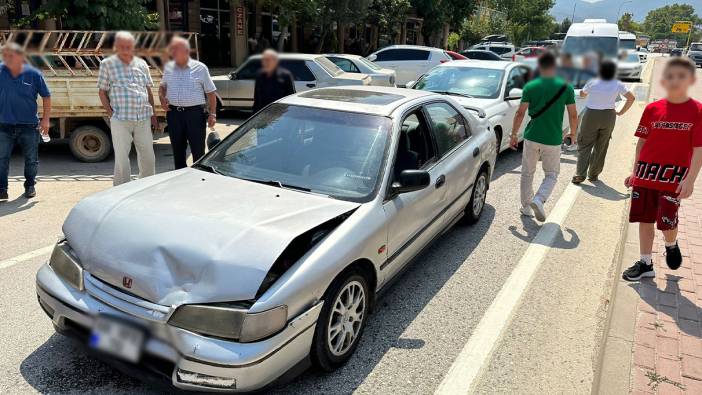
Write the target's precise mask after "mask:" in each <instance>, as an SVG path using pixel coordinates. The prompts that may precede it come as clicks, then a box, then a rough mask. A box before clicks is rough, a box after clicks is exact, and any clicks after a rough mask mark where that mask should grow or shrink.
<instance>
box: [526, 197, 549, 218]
mask: <svg viewBox="0 0 702 395" xmlns="http://www.w3.org/2000/svg"><path fill="white" fill-rule="evenodd" d="M529 206H530V207H531V209H532V210H534V216H535V217H536V219H538V220H539V221H541V222H544V221H546V211H544V204H543V203H541V201H539V199H537V198H536V197H535V198H534V199H532V200H531V204H530V205H529Z"/></svg>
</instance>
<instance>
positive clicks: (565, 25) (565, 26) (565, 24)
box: [558, 17, 573, 33]
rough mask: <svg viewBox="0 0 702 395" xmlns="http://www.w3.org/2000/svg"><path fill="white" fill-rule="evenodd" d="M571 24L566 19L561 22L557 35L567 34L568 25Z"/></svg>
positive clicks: (571, 22) (568, 19)
mask: <svg viewBox="0 0 702 395" xmlns="http://www.w3.org/2000/svg"><path fill="white" fill-rule="evenodd" d="M572 24H573V21H571V20H570V18H568V17H566V18H565V19H564V20H563V21H561V25H560V28H559V29H558V32H559V33H568V29H570V25H572Z"/></svg>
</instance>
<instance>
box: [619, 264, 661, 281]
mask: <svg viewBox="0 0 702 395" xmlns="http://www.w3.org/2000/svg"><path fill="white" fill-rule="evenodd" d="M645 277H656V272H655V271H654V270H653V264H651V265H647V264H645V263H644V262H643V261H636V262H635V263H634V265H633V266H632V267H630V268H628V269H626V270H624V273H622V278H623V279H624V280H626V281H638V280H641V279H642V278H645Z"/></svg>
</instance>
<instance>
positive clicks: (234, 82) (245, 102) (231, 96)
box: [218, 58, 261, 109]
mask: <svg viewBox="0 0 702 395" xmlns="http://www.w3.org/2000/svg"><path fill="white" fill-rule="evenodd" d="M260 69H261V59H259V58H255V59H249V60H248V61H246V63H244V64H243V65H241V67H239V69H237V70H236V71H235V72H234V73H233V75H232V77H233V78H232V79H231V80H230V81H227V82H228V83H227V84H226V85H227V89H225V90H224V91H220V90H219V89H218V93H219V95H220V96H221V97H222V105H223V106H224V107H234V108H247V109H250V108H251V107H253V97H254V87H255V86H256V74H257V73H258V71H259V70H260ZM218 88H219V87H218Z"/></svg>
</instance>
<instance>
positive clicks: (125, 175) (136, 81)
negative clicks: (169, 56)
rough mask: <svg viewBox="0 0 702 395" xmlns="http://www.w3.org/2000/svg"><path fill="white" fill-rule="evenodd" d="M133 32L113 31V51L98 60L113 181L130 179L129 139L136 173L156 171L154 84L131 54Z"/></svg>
mask: <svg viewBox="0 0 702 395" xmlns="http://www.w3.org/2000/svg"><path fill="white" fill-rule="evenodd" d="M134 46H135V39H134V36H133V35H132V34H131V33H129V32H125V31H121V32H117V34H116V35H115V47H114V48H115V54H114V55H112V56H109V57H107V58H105V59H104V60H103V61H102V62H101V63H100V72H99V73H98V82H97V86H98V89H99V95H100V101H101V102H102V106H103V107H104V108H105V111H106V112H107V116H108V117H110V127H111V129H112V144H113V146H114V151H115V175H114V179H113V184H114V185H119V184H123V183H125V182H128V181H129V180H130V179H131V166H130V163H129V152H130V151H131V149H132V142H133V143H134V146H135V147H136V151H137V159H138V162H139V177H140V178H143V177H148V176H150V175H153V174H154V173H155V172H156V159H155V155H154V147H153V134H152V132H151V128H152V127H153V128H156V127H158V121H157V119H156V116H155V115H154V98H153V94H152V93H151V87H153V86H154V83H153V81H152V80H151V74H150V72H149V66H148V65H147V64H146V62H145V61H144V60H143V59H140V58H138V57H136V56H134Z"/></svg>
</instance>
